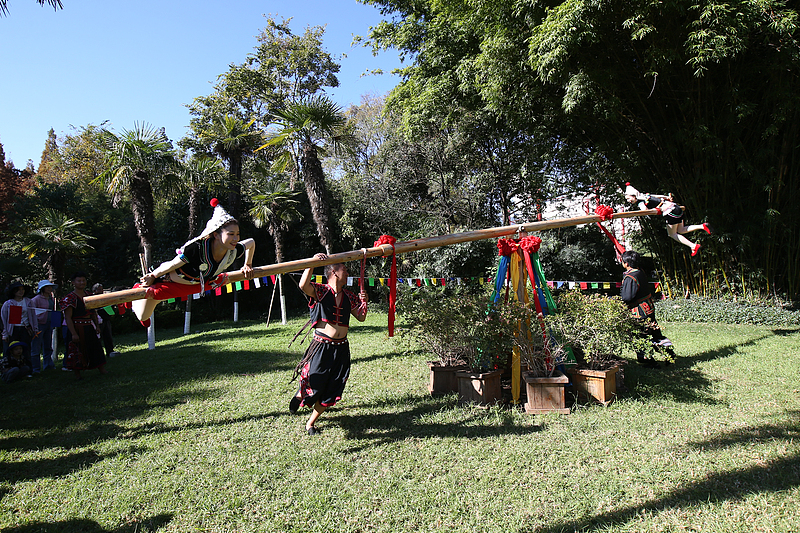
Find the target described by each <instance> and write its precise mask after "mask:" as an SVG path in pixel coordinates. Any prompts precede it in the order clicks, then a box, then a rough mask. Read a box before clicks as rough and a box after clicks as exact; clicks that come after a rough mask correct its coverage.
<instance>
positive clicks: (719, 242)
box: [366, 0, 800, 296]
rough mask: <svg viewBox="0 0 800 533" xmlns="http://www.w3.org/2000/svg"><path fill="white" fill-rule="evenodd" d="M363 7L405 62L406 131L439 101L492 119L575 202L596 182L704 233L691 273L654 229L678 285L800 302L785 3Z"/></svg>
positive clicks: (377, 33) (794, 35) (379, 40)
mask: <svg viewBox="0 0 800 533" xmlns="http://www.w3.org/2000/svg"><path fill="white" fill-rule="evenodd" d="M366 3H369V4H373V5H376V6H378V7H379V8H380V9H381V12H382V13H383V14H384V15H387V16H388V15H392V19H391V20H390V21H385V22H383V23H381V24H379V25H378V26H377V27H375V28H374V29H373V31H372V34H371V38H372V42H373V43H374V44H375V45H376V46H379V47H380V46H386V47H395V48H398V49H399V50H401V51H403V52H405V53H406V54H407V56H408V57H410V58H411V59H412V63H411V65H410V66H409V67H407V68H406V69H405V70H404V72H403V76H404V81H403V83H401V85H400V86H399V87H398V88H397V89H396V90H395V91H394V93H393V95H392V101H393V102H394V104H395V105H397V106H398V107H399V108H401V109H403V111H404V116H405V122H406V123H407V124H410V123H412V122H413V119H414V118H415V117H418V116H419V114H420V110H424V109H430V108H431V106H433V105H437V104H436V103H437V102H444V104H438V105H440V106H441V105H448V104H451V107H452V108H454V109H455V108H457V107H463V108H466V109H474V110H485V111H490V112H493V113H497V114H498V116H499V117H501V118H502V119H503V120H505V121H506V123H507V124H508V125H511V126H513V127H515V128H519V129H520V130H521V131H524V132H525V133H526V134H528V135H532V136H533V137H534V138H535V139H536V141H537V142H538V143H539V144H540V146H541V148H540V153H542V154H550V155H549V157H551V158H552V161H553V165H554V168H556V169H558V172H556V173H555V175H557V176H561V177H564V178H566V181H567V182H572V184H573V185H574V186H575V187H576V188H579V189H580V188H582V189H584V190H586V188H587V187H588V185H589V184H592V183H596V184H598V185H601V186H605V188H606V190H608V191H609V192H608V193H607V194H609V195H610V194H613V191H617V190H618V189H619V187H620V186H621V185H622V184H623V183H624V182H625V181H631V182H634V184H635V185H637V187H638V188H639V189H640V190H643V191H648V192H667V191H671V192H673V193H675V194H676V195H677V197H678V199H679V201H680V202H681V203H683V204H684V205H686V206H687V207H688V210H689V213H691V216H692V217H693V218H694V219H695V220H697V219H701V218H707V219H708V220H710V221H711V222H712V223H713V224H714V225H715V226H716V228H717V229H718V230H719V231H718V234H717V236H715V237H714V241H713V245H711V244H709V245H708V246H707V249H711V250H713V251H714V252H716V253H704V254H701V256H700V257H701V259H699V260H696V261H694V262H689V261H688V258H686V257H684V254H683V250H680V251H678V250H677V249H676V248H674V247H673V246H672V245H671V243H670V242H669V241H666V240H664V239H663V233H662V232H663V229H661V228H658V233H659V235H658V238H653V239H651V241H650V242H651V243H652V247H653V248H654V251H656V252H657V254H658V255H659V257H660V258H661V259H662V260H663V266H664V267H666V269H667V271H668V273H669V274H671V276H673V277H675V278H679V279H681V281H682V282H683V283H684V284H685V285H686V286H689V287H693V288H696V289H698V290H699V289H701V288H702V287H701V285H700V281H699V280H701V279H702V280H710V281H706V283H709V282H710V283H711V284H714V283H718V284H719V285H720V286H724V285H727V286H728V287H732V288H739V287H736V283H737V279H738V277H739V275H740V273H742V272H746V273H748V276H750V277H755V278H760V280H761V281H762V287H764V288H768V289H770V290H777V291H781V292H786V293H788V294H790V295H792V296H796V295H797V294H798V293H800V257H798V256H799V255H800V211H798V210H797V209H795V208H794V206H793V198H794V197H795V196H796V195H797V193H798V188H800V179H799V178H800V176H798V174H800V159H799V158H798V157H797V154H799V153H800V150H798V148H800V146H799V145H800V131H799V130H798V119H800V92H799V91H798V89H797V88H798V87H800V79H798V77H799V76H798V75H800V44H798V26H797V24H798V10H797V9H796V8H795V7H794V6H793V4H792V3H789V2H786V1H783V0H758V1H756V0H737V1H725V2H723V1H720V0H708V1H706V2H703V3H697V2H695V1H693V0H665V1H663V2H629V1H623V0H567V1H554V0H550V1H535V2H525V1H517V0H496V1H492V2H485V1H481V2H471V3H461V2H454V3H450V2H438V1H434V0H413V1H412V0H367V2H366ZM454 102H457V103H458V105H455V104H453V103H454ZM617 194H618V193H617ZM617 198H618V196H617ZM712 273H713V275H711V274H712ZM740 281H744V280H740Z"/></svg>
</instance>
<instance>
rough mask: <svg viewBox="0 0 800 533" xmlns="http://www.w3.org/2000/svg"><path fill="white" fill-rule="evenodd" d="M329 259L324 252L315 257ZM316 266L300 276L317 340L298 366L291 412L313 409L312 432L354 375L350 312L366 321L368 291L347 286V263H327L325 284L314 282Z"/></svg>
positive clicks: (310, 428) (310, 427)
mask: <svg viewBox="0 0 800 533" xmlns="http://www.w3.org/2000/svg"><path fill="white" fill-rule="evenodd" d="M314 257H315V258H316V259H319V260H320V261H325V259H327V257H328V256H327V255H325V254H323V253H319V254H316V255H315V256H314ZM313 272H314V267H311V268H307V269H306V270H305V271H304V272H303V276H302V277H301V278H300V289H301V290H302V291H303V292H304V293H305V294H306V295H307V296H308V297H309V298H310V303H309V306H310V308H311V315H312V319H313V327H314V328H315V329H314V339H313V341H312V342H311V344H310V345H309V347H308V349H307V350H306V352H305V355H303V359H302V360H301V361H300V363H299V364H298V365H297V368H296V369H295V377H297V376H298V375H299V376H300V388H299V390H298V391H297V393H296V394H295V396H294V397H293V398H292V400H291V401H290V402H289V411H290V412H291V413H292V414H294V413H296V412H297V410H298V409H299V408H300V407H303V406H307V407H311V408H312V409H313V411H312V413H311V416H310V417H309V419H308V421H307V422H306V431H307V432H308V434H309V435H316V434H318V433H319V432H320V430H319V429H318V428H317V427H316V425H315V423H316V421H317V419H318V418H319V416H320V415H321V414H322V413H324V412H325V410H326V409H327V408H328V407H331V406H332V405H334V404H335V403H336V402H338V401H339V400H340V399H341V398H342V393H343V392H344V386H345V384H346V383H347V378H348V377H349V375H350V345H349V344H348V340H347V331H348V329H349V327H350V315H351V314H352V315H353V316H354V317H356V320H358V321H359V322H363V321H364V320H365V319H366V318H367V302H368V301H369V299H368V298H367V293H366V292H365V291H364V290H363V288H362V290H361V292H360V293H359V295H358V297H356V295H355V294H353V293H352V292H351V291H349V290H347V289H345V288H344V287H345V285H347V267H346V266H345V265H344V264H343V263H337V264H333V265H325V275H326V276H327V278H328V283H327V284H325V285H322V284H320V283H314V282H312V281H311V275H312V273H313Z"/></svg>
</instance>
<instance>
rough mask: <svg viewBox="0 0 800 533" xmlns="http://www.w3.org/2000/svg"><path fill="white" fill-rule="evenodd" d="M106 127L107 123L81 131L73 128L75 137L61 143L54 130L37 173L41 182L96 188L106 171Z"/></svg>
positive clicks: (50, 134)
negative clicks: (100, 177) (104, 134)
mask: <svg viewBox="0 0 800 533" xmlns="http://www.w3.org/2000/svg"><path fill="white" fill-rule="evenodd" d="M105 125H106V122H102V123H101V124H99V125H94V124H88V125H86V126H81V127H78V128H76V127H74V126H71V129H72V133H68V134H67V135H64V136H63V137H61V138H60V139H59V138H58V137H56V135H55V132H54V131H53V129H52V128H51V129H50V131H49V132H48V135H47V140H46V141H45V145H44V149H43V150H42V159H41V161H40V163H39V168H38V170H37V173H36V174H37V178H38V179H39V182H40V183H78V184H80V185H81V187H86V186H91V187H96V186H97V185H96V182H97V181H98V180H97V178H98V177H99V176H100V174H102V173H103V172H104V171H105V170H106V169H105V146H104V140H103V137H102V133H103V132H104V131H105ZM93 182H94V183H93Z"/></svg>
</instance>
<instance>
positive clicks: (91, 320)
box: [60, 272, 107, 379]
mask: <svg viewBox="0 0 800 533" xmlns="http://www.w3.org/2000/svg"><path fill="white" fill-rule="evenodd" d="M72 286H73V287H74V289H73V291H72V292H71V293H69V294H67V295H66V296H65V297H64V298H62V299H61V302H60V305H61V309H62V310H63V311H64V324H65V325H66V326H67V355H66V356H65V357H64V368H66V369H67V370H72V371H74V372H75V377H76V378H77V379H81V372H80V371H81V370H88V369H92V368H97V369H99V370H100V373H101V374H106V373H107V371H106V368H105V367H106V357H105V355H104V354H103V347H102V346H101V345H100V339H98V338H97V331H98V328H97V313H95V312H94V310H93V309H86V304H85V303H84V301H83V299H84V297H86V296H91V295H92V292H91V291H89V290H87V289H86V274H84V273H83V272H76V273H75V274H73V275H72Z"/></svg>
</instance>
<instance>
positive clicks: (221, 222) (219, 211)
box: [177, 198, 236, 254]
mask: <svg viewBox="0 0 800 533" xmlns="http://www.w3.org/2000/svg"><path fill="white" fill-rule="evenodd" d="M210 203H211V207H213V208H214V214H213V215H212V217H211V220H209V221H208V222H207V223H206V229H204V230H203V232H202V233H201V234H200V235H198V236H197V237H195V238H194V239H192V240H190V241H186V242H185V243H184V244H183V246H181V247H180V248H179V249H178V250H177V252H178V253H179V254H180V253H183V250H185V249H186V247H187V246H189V245H190V244H192V243H193V242H197V241H199V240H200V239H205V238H206V237H208V236H209V235H211V234H212V233H214V232H215V231H217V230H218V229H220V228H222V227H223V226H225V225H226V224H229V223H231V222H234V221H235V220H236V219H235V218H233V217H232V216H231V215H230V213H228V212H227V211H225V208H224V207H222V206H221V205H219V200H217V199H216V198H212V199H211V202H210Z"/></svg>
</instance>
